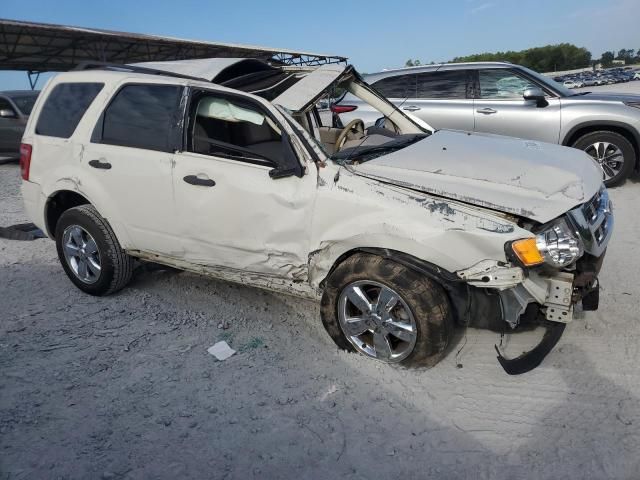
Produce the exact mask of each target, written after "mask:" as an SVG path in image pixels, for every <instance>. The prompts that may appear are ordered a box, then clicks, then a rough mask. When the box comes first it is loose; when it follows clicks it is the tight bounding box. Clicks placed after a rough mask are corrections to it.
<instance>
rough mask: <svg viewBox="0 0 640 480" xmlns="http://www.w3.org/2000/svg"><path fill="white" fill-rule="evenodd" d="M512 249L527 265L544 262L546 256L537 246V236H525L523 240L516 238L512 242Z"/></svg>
mask: <svg viewBox="0 0 640 480" xmlns="http://www.w3.org/2000/svg"><path fill="white" fill-rule="evenodd" d="M511 249H512V250H513V253H515V254H516V256H517V257H518V258H519V259H520V261H521V262H522V263H523V264H524V265H526V266H527V267H530V266H533V265H539V264H541V263H543V262H544V257H543V256H542V254H541V253H540V250H538V247H537V246H536V239H535V238H523V239H522V240H516V241H515V242H513V243H512V244H511Z"/></svg>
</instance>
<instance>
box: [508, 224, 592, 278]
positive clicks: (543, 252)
mask: <svg viewBox="0 0 640 480" xmlns="http://www.w3.org/2000/svg"><path fill="white" fill-rule="evenodd" d="M510 249H511V251H512V252H513V253H514V255H515V256H516V257H518V259H519V260H520V261H521V262H522V263H523V264H524V265H525V266H527V267H531V266H534V265H540V264H541V263H547V264H549V265H552V266H554V267H566V266H567V265H570V264H572V263H573V262H575V261H576V260H577V259H578V258H580V257H581V256H582V254H583V246H582V242H581V241H580V239H579V238H578V237H577V236H576V235H575V233H574V232H573V231H572V230H571V228H570V227H569V225H568V224H567V222H566V220H564V219H561V220H558V221H556V222H555V223H553V224H552V225H551V226H550V227H549V228H547V229H546V230H544V231H542V232H540V233H539V234H537V235H536V236H535V238H523V239H522V240H516V241H514V242H512V243H511V244H510Z"/></svg>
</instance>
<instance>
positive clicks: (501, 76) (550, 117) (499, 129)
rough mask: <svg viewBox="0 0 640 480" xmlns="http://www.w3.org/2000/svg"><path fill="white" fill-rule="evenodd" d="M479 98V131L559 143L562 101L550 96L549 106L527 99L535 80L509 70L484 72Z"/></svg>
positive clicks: (475, 103) (476, 120)
mask: <svg viewBox="0 0 640 480" xmlns="http://www.w3.org/2000/svg"><path fill="white" fill-rule="evenodd" d="M478 76H479V92H478V97H479V98H476V100H474V106H473V110H474V115H475V131H476V132H485V133H495V134H498V135H507V136H510V137H519V138H527V139H532V140H539V141H542V142H550V143H558V142H559V139H560V100H559V99H558V98H555V97H552V96H550V95H547V99H546V100H547V105H546V106H538V105H537V104H536V102H535V101H534V100H525V99H524V98H523V96H522V95H523V93H524V91H525V90H526V89H527V88H531V87H537V88H539V87H538V85H536V84H534V83H533V82H532V81H531V80H529V79H527V78H525V77H522V76H520V75H518V74H516V73H514V72H512V71H510V70H507V69H493V70H491V69H488V70H480V71H479V72H478Z"/></svg>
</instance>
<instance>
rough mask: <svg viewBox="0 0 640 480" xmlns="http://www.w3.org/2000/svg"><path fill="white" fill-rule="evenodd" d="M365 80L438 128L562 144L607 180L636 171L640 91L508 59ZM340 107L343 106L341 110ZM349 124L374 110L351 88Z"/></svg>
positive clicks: (344, 102) (346, 101)
mask: <svg viewBox="0 0 640 480" xmlns="http://www.w3.org/2000/svg"><path fill="white" fill-rule="evenodd" d="M365 79H366V81H367V83H369V84H370V85H372V86H373V87H374V88H375V89H377V90H378V91H379V92H380V93H382V94H383V95H384V96H385V97H387V98H388V99H390V100H391V101H393V102H394V103H395V104H396V105H398V106H400V107H401V108H402V109H403V110H404V111H405V112H408V113H410V114H412V115H414V116H417V117H419V118H420V119H422V120H424V121H425V122H427V123H429V124H430V125H431V126H432V127H434V128H436V129H455V130H465V131H475V132H486V133H495V134H499V135H508V136H511V137H520V138H526V139H532V140H540V141H543V142H550V143H559V144H561V145H567V146H571V147H575V148H579V149H581V150H584V151H586V152H587V153H589V154H590V155H591V156H592V157H593V158H595V159H596V160H597V162H598V163H599V164H600V165H601V167H602V170H603V177H604V180H605V184H606V185H607V186H614V185H618V184H620V183H622V182H624V180H625V179H626V178H627V177H628V176H629V175H630V174H631V173H632V172H633V171H634V169H636V170H637V169H638V167H639V161H638V157H639V154H640V95H618V94H595V93H591V92H580V93H576V92H572V91H571V90H569V89H567V88H566V87H564V86H563V85H561V84H559V83H557V82H554V81H553V80H552V79H550V78H548V77H545V76H544V75H540V74H539V73H536V72H534V71H532V70H529V69H528V68H525V67H522V66H519V65H513V64H510V63H502V62H477V63H475V62H474V63H451V64H443V65H431V66H425V67H412V68H402V69H398V70H388V71H384V72H380V73H375V74H371V75H367V76H366V77H365ZM336 107H337V108H336ZM333 110H334V111H336V112H338V113H340V118H341V120H342V122H343V123H344V124H345V125H346V124H347V123H348V122H349V121H351V120H352V119H354V118H360V119H363V120H364V121H365V124H373V123H375V121H376V120H378V119H377V118H376V113H377V112H374V111H369V109H368V108H367V106H366V105H363V104H362V103H361V102H359V101H358V100H357V99H356V98H355V97H354V96H352V95H349V94H347V95H346V96H344V97H343V98H342V99H341V100H340V102H339V103H338V104H337V105H335V106H334V108H333Z"/></svg>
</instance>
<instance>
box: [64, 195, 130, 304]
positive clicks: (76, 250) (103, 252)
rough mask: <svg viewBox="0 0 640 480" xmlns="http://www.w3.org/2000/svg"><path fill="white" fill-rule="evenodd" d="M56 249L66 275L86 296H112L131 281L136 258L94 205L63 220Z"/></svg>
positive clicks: (72, 210)
mask: <svg viewBox="0 0 640 480" xmlns="http://www.w3.org/2000/svg"><path fill="white" fill-rule="evenodd" d="M92 241H93V243H92ZM82 245H83V246H82ZM56 248H57V250H58V258H59V259H60V263H61V264H62V268H64V271H65V273H66V274H67V276H68V277H69V279H70V280H71V281H72V282H73V284H74V285H75V286H76V287H78V288H79V289H80V290H82V291H83V292H85V293H88V294H90V295H97V296H104V295H110V294H112V293H115V292H117V291H118V290H120V289H122V288H124V287H125V286H126V285H127V283H129V280H131V276H132V273H133V258H132V257H130V256H129V255H127V254H126V253H125V252H124V250H123V249H122V247H121V246H120V243H119V242H118V239H117V238H116V236H115V234H114V233H113V230H112V229H111V226H110V225H109V223H108V222H107V221H106V220H105V219H104V218H102V217H101V216H100V214H99V213H98V211H97V210H96V209H95V208H94V207H93V206H92V205H81V206H79V207H74V208H70V209H69V210H66V211H65V212H64V213H63V214H62V215H61V216H60V219H59V220H58V223H57V224H56ZM65 252H66V253H65ZM83 264H84V265H85V266H84V267H82V265H83ZM96 265H97V266H98V267H99V268H97V267H96Z"/></svg>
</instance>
